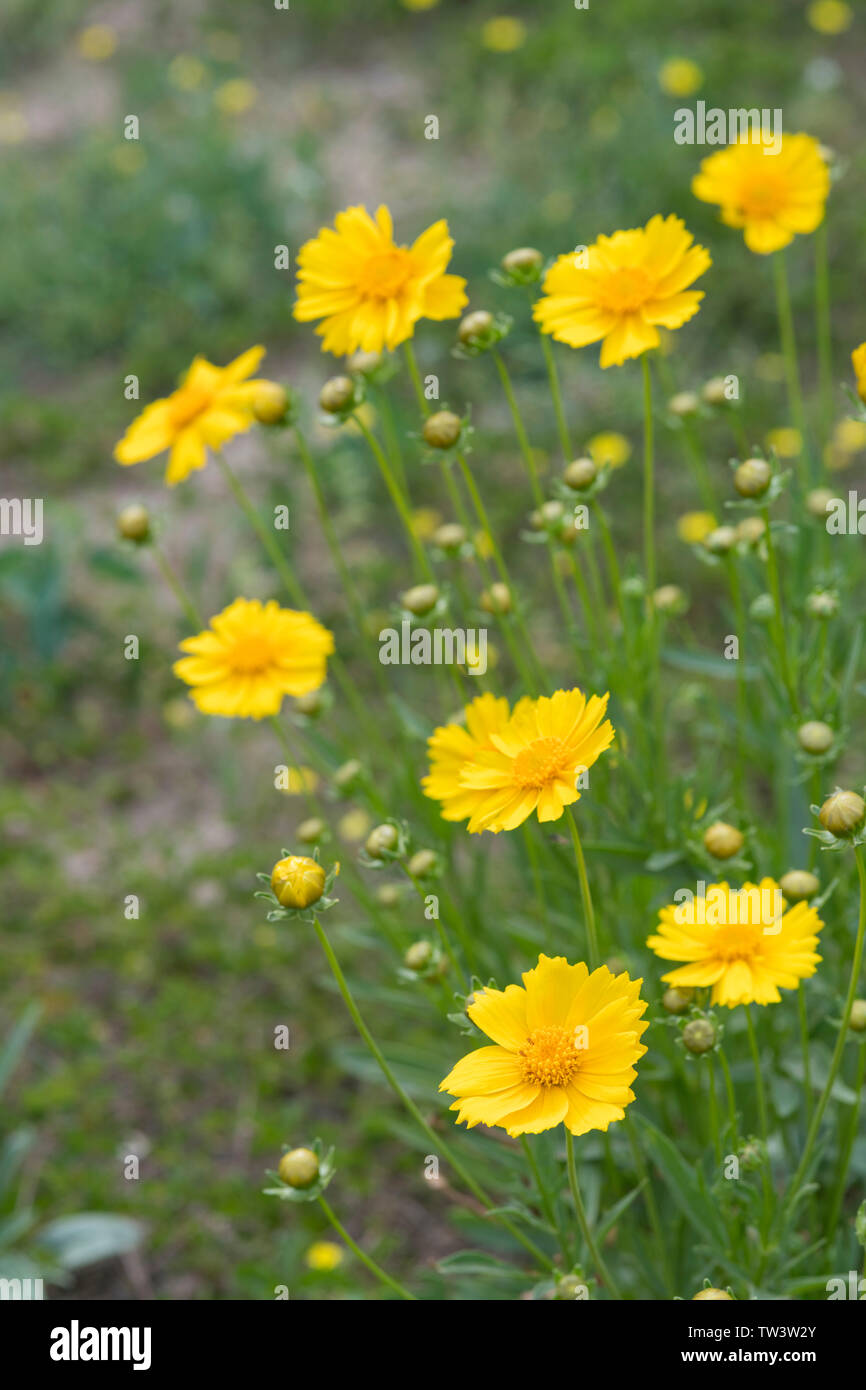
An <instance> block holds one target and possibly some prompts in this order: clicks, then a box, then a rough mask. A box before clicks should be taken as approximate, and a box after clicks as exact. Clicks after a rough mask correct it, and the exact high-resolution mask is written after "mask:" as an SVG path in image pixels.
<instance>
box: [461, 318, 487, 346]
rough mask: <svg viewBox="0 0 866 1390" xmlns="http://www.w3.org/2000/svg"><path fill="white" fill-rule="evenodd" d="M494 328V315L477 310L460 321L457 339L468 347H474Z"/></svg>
mask: <svg viewBox="0 0 866 1390" xmlns="http://www.w3.org/2000/svg"><path fill="white" fill-rule="evenodd" d="M492 327H493V315H492V314H491V313H489V312H488V311H487V309H475V310H474V311H473V312H472V313H471V314H467V315H466V317H465V318H464V319H461V321H460V327H459V328H458V329H457V337H458V338H459V340H460V342H461V343H464V344H465V345H466V346H467V347H473V346H474V345H475V344H476V343H477V342H478V340H479V338H483V337H484V334H485V333H489V332H490V330H491V328H492Z"/></svg>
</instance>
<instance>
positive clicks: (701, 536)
mask: <svg viewBox="0 0 866 1390" xmlns="http://www.w3.org/2000/svg"><path fill="white" fill-rule="evenodd" d="M717 525H718V522H717V521H716V518H715V517H714V516H713V514H712V512H684V513H683V515H682V516H681V517H679V518H678V520H677V535H678V536H679V538H680V540H681V541H685V543H686V545H700V543H701V541H702V540H705V539H706V537H707V536H708V535H709V534H710V532H711V531H715V529H716V527H717Z"/></svg>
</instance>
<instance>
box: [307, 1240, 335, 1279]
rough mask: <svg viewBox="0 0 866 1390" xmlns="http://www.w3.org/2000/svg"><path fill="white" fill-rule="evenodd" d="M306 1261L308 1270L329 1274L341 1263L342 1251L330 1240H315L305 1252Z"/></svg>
mask: <svg viewBox="0 0 866 1390" xmlns="http://www.w3.org/2000/svg"><path fill="white" fill-rule="evenodd" d="M306 1260H307V1264H308V1265H309V1267H310V1269H315V1270H317V1271H318V1272H319V1273H320V1274H321V1273H325V1274H330V1272H331V1270H332V1269H337V1268H339V1266H340V1265H341V1264H342V1263H343V1251H342V1249H341V1248H340V1246H339V1245H335V1244H334V1242H333V1241H332V1240H317V1241H315V1242H314V1243H313V1244H312V1245H311V1246H310V1248H309V1250H308V1251H307V1254H306Z"/></svg>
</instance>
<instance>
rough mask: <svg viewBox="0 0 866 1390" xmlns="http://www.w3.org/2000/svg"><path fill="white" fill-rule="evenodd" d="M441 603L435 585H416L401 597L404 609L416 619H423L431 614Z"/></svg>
mask: <svg viewBox="0 0 866 1390" xmlns="http://www.w3.org/2000/svg"><path fill="white" fill-rule="evenodd" d="M438 601H439V590H438V589H437V588H436V585H435V584H416V585H415V586H414V588H412V589H407V590H406V592H405V593H404V594H401V595H400V602H401V603H402V605H403V607H404V608H408V610H409V612H410V613H414V614H415V615H416V617H419V618H420V617H423V616H424V614H425V613H429V612H430V610H431V608H435V607H436V604H437V603H438Z"/></svg>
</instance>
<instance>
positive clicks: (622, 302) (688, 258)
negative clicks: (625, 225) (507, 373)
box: [533, 215, 712, 367]
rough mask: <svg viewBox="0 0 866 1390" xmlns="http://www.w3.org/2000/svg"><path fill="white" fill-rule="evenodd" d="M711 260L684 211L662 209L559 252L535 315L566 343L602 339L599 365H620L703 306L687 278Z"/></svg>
mask: <svg viewBox="0 0 866 1390" xmlns="http://www.w3.org/2000/svg"><path fill="white" fill-rule="evenodd" d="M711 264H712V262H711V260H710V253H709V251H707V250H706V249H705V248H704V247H703V246H697V245H695V244H694V238H693V236H692V234H691V232H689V231H687V230H686V226H685V223H684V222H683V221H682V220H681V219H680V218H679V217H662V216H661V215H658V216H656V217H653V218H651V219H650V221H649V222H648V223H647V224H646V226H645V227H637V228H634V229H633V230H631V231H627V232H614V234H613V236H609V237H608V236H601V237H599V238H598V241H596V242H594V243H593V245H592V246H590V247H587V248H585V249H584V248H580V249H579V250H578V251H576V252H570V253H569V254H568V255H565V256H560V257H559V258H558V259H557V260H556V262H555V263H554V264H553V265H552V266H551V268H550V270H549V271H548V272H547V275H546V276H545V279H544V286H543V289H544V293H543V295H542V296H541V298H540V299H539V300H538V301H537V302H536V305H535V308H534V309H533V316H534V317H535V319H536V320H537V322H538V323H539V324H540V325H541V329H542V332H543V333H549V334H551V336H552V337H554V338H556V339H557V341H558V342H560V343H567V344H568V346H569V347H586V345H587V344H588V343H597V342H599V340H601V345H602V346H601V365H602V367H614V366H621V365H622V363H623V362H625V361H626V359H627V358H629V357H640V356H641V354H642V353H644V352H646V351H648V349H649V348H655V347H658V346H659V341H660V339H659V333H658V330H659V328H680V327H681V326H682V325H683V324H684V323H686V322H687V321H688V320H689V319H690V318H692V317H693V316H694V315H695V314H696V313H697V312H698V307H699V305H700V302H701V300H702V299H703V297H704V296H703V291H701V290H690V289H689V285H691V284H693V283H694V281H695V280H697V278H698V276H699V275H703V273H704V271H705V270H707V269H708V268H709V266H710V265H711Z"/></svg>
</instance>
